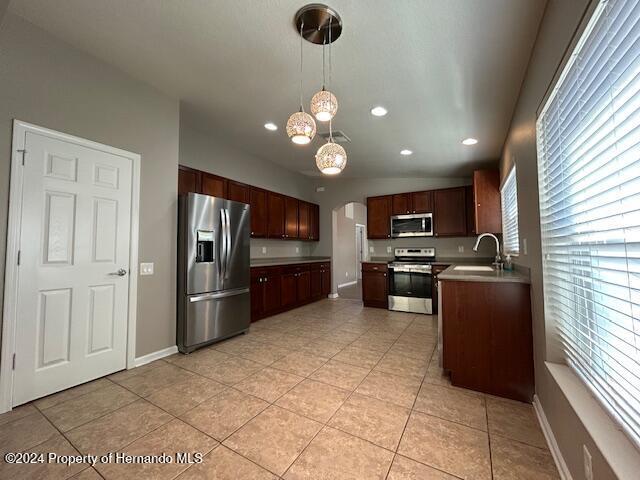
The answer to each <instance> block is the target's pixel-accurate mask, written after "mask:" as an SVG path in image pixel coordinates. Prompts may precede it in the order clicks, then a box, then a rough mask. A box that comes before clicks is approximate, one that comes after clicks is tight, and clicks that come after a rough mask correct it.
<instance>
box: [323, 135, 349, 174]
mask: <svg viewBox="0 0 640 480" xmlns="http://www.w3.org/2000/svg"><path fill="white" fill-rule="evenodd" d="M316 165H317V166H318V169H319V170H320V171H321V172H322V173H324V174H325V175H337V174H338V173H340V172H342V170H344V167H345V166H346V165H347V152H346V151H345V149H344V148H342V146H341V145H338V144H337V143H335V142H334V141H333V140H331V139H330V140H329V141H328V142H327V143H325V144H324V145H322V146H321V147H320V148H319V149H318V152H317V153H316Z"/></svg>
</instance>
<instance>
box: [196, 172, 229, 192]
mask: <svg viewBox="0 0 640 480" xmlns="http://www.w3.org/2000/svg"><path fill="white" fill-rule="evenodd" d="M201 175H202V193H203V194H205V195H211V196H212V197H219V198H227V179H226V178H222V177H219V176H217V175H212V174H211V173H206V172H202V173H201Z"/></svg>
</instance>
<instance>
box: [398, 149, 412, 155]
mask: <svg viewBox="0 0 640 480" xmlns="http://www.w3.org/2000/svg"><path fill="white" fill-rule="evenodd" d="M412 153H413V152H412V151H411V150H407V149H406V148H405V149H404V150H400V155H411V154H412Z"/></svg>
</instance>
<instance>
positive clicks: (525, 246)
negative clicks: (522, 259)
mask: <svg viewBox="0 0 640 480" xmlns="http://www.w3.org/2000/svg"><path fill="white" fill-rule="evenodd" d="M522 253H523V254H525V255H528V254H529V248H528V247H527V239H526V238H523V239H522Z"/></svg>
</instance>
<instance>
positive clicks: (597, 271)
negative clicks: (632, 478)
mask: <svg viewBox="0 0 640 480" xmlns="http://www.w3.org/2000/svg"><path fill="white" fill-rule="evenodd" d="M537 142H538V177H539V178H538V181H539V190H540V222H541V232H542V253H543V269H544V292H545V315H546V316H547V319H548V320H550V323H551V324H554V325H556V326H557V330H558V333H559V338H560V339H561V342H562V345H563V348H564V351H565V354H566V359H567V363H568V364H569V365H570V366H571V367H573V368H574V369H575V371H576V372H577V373H578V374H579V375H580V376H581V377H582V379H583V380H584V381H585V382H586V383H587V384H588V385H589V386H590V387H591V389H592V391H593V392H594V393H595V394H596V396H597V397H598V398H599V399H600V400H601V401H602V402H603V404H604V405H605V406H606V407H607V409H608V410H609V412H610V413H611V414H612V415H613V416H614V417H615V418H617V420H618V421H619V422H620V424H621V425H622V427H623V428H624V429H625V431H626V432H627V433H628V434H629V435H630V436H631V438H632V439H633V440H634V441H635V442H636V443H637V444H638V445H640V2H638V0H609V1H606V2H602V3H601V4H600V5H599V6H598V8H597V9H596V12H595V14H594V16H593V18H592V19H591V22H590V23H589V26H588V28H587V30H586V31H585V33H584V34H583V36H582V38H581V40H580V42H579V43H578V45H577V47H576V50H575V52H574V54H573V56H572V58H571V60H570V61H569V63H568V64H567V66H566V67H565V70H564V71H563V74H562V75H561V77H560V80H559V81H558V84H557V86H556V87H555V89H554V91H553V93H552V95H551V97H550V98H549V100H548V101H547V103H546V105H545V107H544V109H543V111H542V113H541V114H540V116H539V118H538V122H537Z"/></svg>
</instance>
